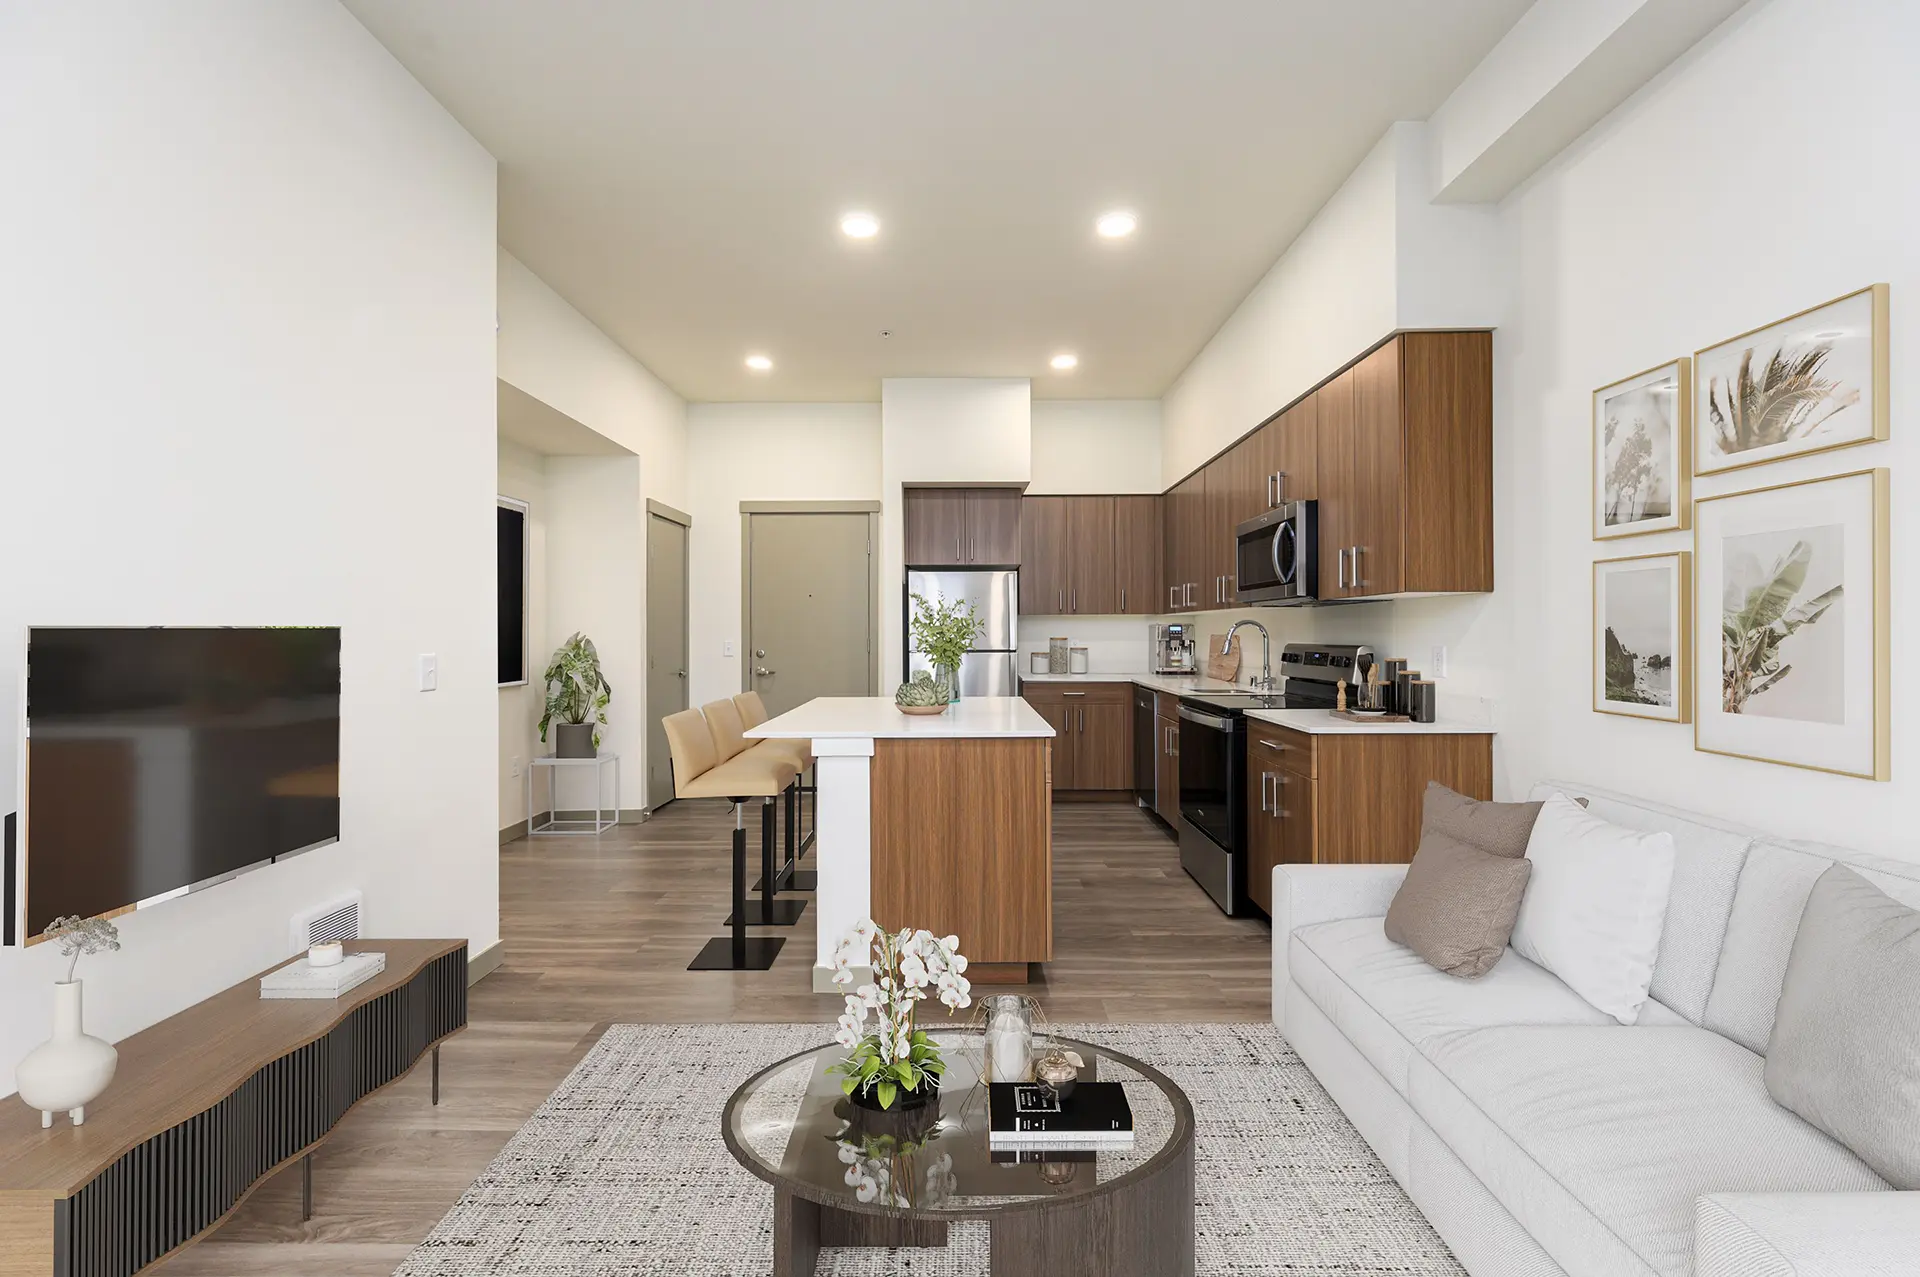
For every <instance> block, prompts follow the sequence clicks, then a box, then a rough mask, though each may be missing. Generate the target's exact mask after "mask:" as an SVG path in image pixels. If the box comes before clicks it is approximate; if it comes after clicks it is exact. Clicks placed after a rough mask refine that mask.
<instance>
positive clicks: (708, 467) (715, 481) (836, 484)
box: [686, 403, 885, 705]
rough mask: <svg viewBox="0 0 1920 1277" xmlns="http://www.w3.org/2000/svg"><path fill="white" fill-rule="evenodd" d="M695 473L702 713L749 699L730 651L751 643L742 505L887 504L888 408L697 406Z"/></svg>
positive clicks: (690, 438) (696, 661) (697, 686)
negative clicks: (884, 421)
mask: <svg viewBox="0 0 1920 1277" xmlns="http://www.w3.org/2000/svg"><path fill="white" fill-rule="evenodd" d="M687 472H688V473H687V489H688V495H687V506H686V510H687V513H688V514H690V515H692V516H693V529H692V532H691V534H690V536H689V538H688V550H687V557H688V562H689V571H688V579H689V581H690V582H691V585H692V588H691V589H690V590H689V591H688V599H689V606H690V616H689V623H690V630H691V644H692V649H693V650H692V666H691V668H690V670H689V674H690V677H691V680H692V687H691V690H690V695H691V697H692V700H691V703H692V704H694V705H700V704H704V703H705V702H707V701H711V700H717V699H719V698H720V697H722V696H732V695H733V694H734V693H736V692H738V691H740V690H741V680H740V657H739V648H738V647H736V648H735V649H734V652H735V654H734V655H732V656H728V655H726V654H725V652H724V650H723V649H724V644H726V643H729V642H731V643H735V644H738V643H739V642H741V641H742V638H743V636H742V634H741V629H740V626H741V617H740V582H741V573H740V554H741V546H740V503H741V502H742V501H878V500H880V499H881V498H880V405H879V404H873V403H850V404H816V403H793V404H751V403H748V404H695V405H693V406H691V407H689V408H688V409H687ZM883 673H884V671H883ZM882 681H883V682H884V681H885V680H884V677H883V680H882Z"/></svg>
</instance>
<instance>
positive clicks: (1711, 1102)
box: [1408, 1026, 1886, 1277]
mask: <svg viewBox="0 0 1920 1277" xmlns="http://www.w3.org/2000/svg"><path fill="white" fill-rule="evenodd" d="M1761 1067H1762V1061H1761V1059H1760V1057H1759V1056H1757V1055H1755V1054H1753V1053H1752V1052H1751V1051H1747V1050H1745V1049H1744V1048H1742V1047H1740V1046H1739V1045H1737V1044H1736V1043H1733V1042H1730V1041H1728V1040H1727V1039H1725V1038H1723V1037H1721V1036H1719V1035H1718V1034H1716V1033H1711V1032H1709V1031H1707V1030H1705V1029H1697V1028H1692V1027H1683V1028H1645V1027H1637V1028H1632V1029H1620V1028H1617V1027H1610V1028H1590V1027H1583V1026H1566V1027H1547V1028H1535V1027H1509V1028H1491V1029H1482V1030H1480V1031H1478V1032H1473V1033H1462V1034H1455V1035H1453V1036H1451V1037H1448V1038H1446V1039H1444V1040H1442V1041H1438V1042H1435V1043H1434V1044H1433V1045H1432V1046H1431V1047H1430V1049H1429V1050H1428V1051H1427V1052H1426V1053H1425V1055H1423V1056H1422V1057H1421V1058H1420V1059H1417V1060H1416V1061H1414V1063H1413V1066H1412V1068H1411V1070H1410V1073H1409V1084H1410V1085H1409V1092H1408V1098H1409V1100H1410V1101H1411V1102H1412V1104H1413V1107H1414V1111H1415V1112H1416V1113H1418V1114H1419V1115H1420V1116H1421V1117H1422V1118H1424V1119H1425V1120H1426V1121H1427V1122H1428V1123H1430V1124H1431V1125H1432V1126H1433V1128H1434V1130H1435V1133H1437V1134H1438V1135H1439V1136H1440V1137H1441V1138H1442V1139H1443V1140H1445V1141H1446V1142H1447V1144H1448V1146H1449V1147H1451V1148H1452V1149H1453V1151H1454V1152H1455V1153H1456V1154H1457V1155H1458V1156H1459V1158H1460V1160H1461V1161H1463V1162H1465V1163H1466V1164H1467V1166H1468V1167H1469V1168H1470V1169H1471V1170H1472V1171H1473V1172H1474V1174H1475V1175H1477V1176H1479V1178H1480V1180H1481V1182H1482V1183H1484V1184H1485V1185H1486V1186H1487V1187H1488V1189H1490V1190H1491V1191H1492V1193H1493V1195H1494V1196H1495V1198H1497V1199H1498V1200H1499V1201H1500V1203H1501V1205H1503V1206H1505V1207H1506V1208H1507V1210H1508V1211H1509V1212H1511V1213H1512V1214H1513V1216H1514V1217H1515V1218H1516V1219H1518V1220H1519V1221H1520V1223H1521V1224H1522V1225H1523V1226H1524V1227H1525V1228H1526V1229H1527V1231H1528V1232H1529V1233H1531V1234H1533V1236H1534V1237H1536V1238H1538V1239H1539V1240H1540V1243H1541V1245H1542V1246H1544V1247H1545V1248H1546V1249H1547V1251H1548V1253H1549V1254H1551V1255H1552V1256H1553V1258H1554V1259H1555V1260H1556V1261H1557V1262H1559V1264H1560V1265H1561V1266H1562V1267H1564V1268H1565V1269H1566V1270H1567V1272H1568V1273H1569V1274H1573V1275H1574V1277H1580V1275H1582V1274H1594V1275H1595V1277H1602V1275H1604V1277H1617V1275H1619V1274H1628V1273H1633V1274H1660V1275H1661V1277H1688V1275H1689V1274H1690V1273H1691V1270H1692V1251H1693V1225H1694V1206H1693V1203H1694V1198H1696V1197H1698V1196H1700V1195H1701V1194H1703V1193H1723V1192H1864V1191H1871V1190H1876V1189H1884V1188H1886V1184H1885V1183H1884V1182H1883V1181H1882V1180H1881V1179H1880V1177H1879V1176H1877V1175H1875V1174H1874V1173H1873V1171H1872V1170H1871V1169H1869V1168H1868V1167H1867V1165H1866V1164H1865V1163H1863V1162H1862V1161H1861V1160H1860V1159H1859V1158H1857V1157H1855V1156H1854V1155H1853V1154H1852V1153H1850V1152H1848V1151H1847V1150H1846V1149H1844V1148H1842V1147H1841V1146H1840V1145H1839V1144H1837V1143H1835V1142H1834V1141H1833V1140H1832V1139H1829V1138H1828V1137H1827V1136H1826V1135H1823V1134H1821V1133H1820V1132H1819V1131H1816V1130H1814V1129H1813V1128H1812V1127H1811V1126H1808V1125H1807V1124H1806V1123H1805V1122H1802V1121H1801V1120H1800V1119H1799V1118H1797V1117H1795V1116H1793V1114H1791V1113H1789V1112H1787V1111H1786V1110H1785V1109H1783V1108H1781V1107H1779V1106H1778V1105H1776V1104H1775V1103H1773V1101H1772V1100H1771V1099H1769V1098H1768V1097H1767V1093H1766V1088H1765V1086H1764V1084H1763V1083H1762V1080H1761Z"/></svg>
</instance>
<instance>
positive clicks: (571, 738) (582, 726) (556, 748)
mask: <svg viewBox="0 0 1920 1277" xmlns="http://www.w3.org/2000/svg"><path fill="white" fill-rule="evenodd" d="M595 753H596V751H595V749H594V747H593V724H592V723H555V724H554V725H553V756H554V757H555V758H592V757H593V756H594V754H595Z"/></svg>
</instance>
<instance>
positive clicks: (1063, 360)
mask: <svg viewBox="0 0 1920 1277" xmlns="http://www.w3.org/2000/svg"><path fill="white" fill-rule="evenodd" d="M1047 362H1048V363H1051V364H1052V365H1053V366H1054V369H1055V370H1056V371H1058V372H1071V371H1072V370H1073V369H1075V368H1077V367H1078V366H1079V364H1080V356H1078V355H1065V354H1062V355H1055V356H1054V357H1053V358H1052V359H1050V360H1048V361H1047Z"/></svg>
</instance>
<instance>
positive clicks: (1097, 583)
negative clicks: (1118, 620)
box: [1066, 497, 1120, 616]
mask: <svg viewBox="0 0 1920 1277" xmlns="http://www.w3.org/2000/svg"><path fill="white" fill-rule="evenodd" d="M1066 502H1067V527H1068V536H1067V540H1068V545H1069V546H1070V549H1069V550H1068V553H1067V564H1068V574H1067V610H1068V611H1070V612H1075V613H1079V614H1081V615H1083V616H1110V615H1112V614H1113V613H1115V612H1118V611H1119V610H1120V600H1119V598H1118V586H1117V583H1116V582H1115V580H1114V565H1113V549H1114V528H1113V498H1112V497H1068V498H1066Z"/></svg>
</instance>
